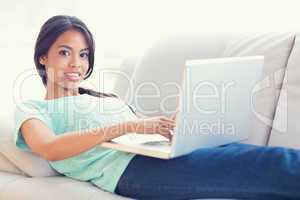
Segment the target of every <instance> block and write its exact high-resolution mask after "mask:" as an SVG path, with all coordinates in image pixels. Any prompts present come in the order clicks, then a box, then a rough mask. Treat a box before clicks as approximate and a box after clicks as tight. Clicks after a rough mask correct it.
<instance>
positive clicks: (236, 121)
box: [172, 56, 264, 156]
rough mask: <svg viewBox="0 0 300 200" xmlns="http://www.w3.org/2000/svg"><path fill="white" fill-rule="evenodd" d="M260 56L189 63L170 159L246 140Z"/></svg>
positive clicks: (258, 73)
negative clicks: (202, 149) (197, 150)
mask: <svg viewBox="0 0 300 200" xmlns="http://www.w3.org/2000/svg"><path fill="white" fill-rule="evenodd" d="M263 62H264V57H263V56H248V57H230V58H216V59H202V60H188V61H187V62H186V66H185V68H184V73H183V85H182V91H181V95H180V101H179V102H180V105H179V107H180V111H179V113H178V116H177V127H176V129H175V130H174V132H175V134H176V136H174V138H173V142H172V155H175V156H178V155H184V154H187V153H190V152H191V151H194V150H195V149H198V148H200V147H211V146H218V145H222V144H227V143H231V142H235V141H239V140H243V139H246V138H247V137H248V134H249V131H250V130H251V128H250V127H251V119H252V118H251V116H250V115H251V112H252V111H251V108H252V105H253V104H252V103H253V102H252V98H253V95H254V94H253V88H254V86H255V85H257V84H258V81H259V80H260V78H261V74H262V67H263Z"/></svg>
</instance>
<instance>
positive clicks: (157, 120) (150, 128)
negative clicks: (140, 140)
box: [134, 116, 175, 140]
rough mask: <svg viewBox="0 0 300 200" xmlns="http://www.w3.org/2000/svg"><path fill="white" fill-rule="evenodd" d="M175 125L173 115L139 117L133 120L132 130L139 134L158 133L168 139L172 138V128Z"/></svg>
mask: <svg viewBox="0 0 300 200" xmlns="http://www.w3.org/2000/svg"><path fill="white" fill-rule="evenodd" d="M174 127H175V117H172V118H168V117H165V116H158V117H147V118H139V119H137V120H135V121H134V130H135V132H136V133H141V134H160V135H162V136H164V137H166V138H168V139H169V140H171V139H172V130H173V129H174Z"/></svg>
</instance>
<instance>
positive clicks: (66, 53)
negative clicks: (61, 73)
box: [59, 50, 70, 56]
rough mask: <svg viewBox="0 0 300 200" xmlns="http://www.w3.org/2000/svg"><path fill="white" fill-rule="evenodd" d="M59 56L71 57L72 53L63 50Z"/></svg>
mask: <svg viewBox="0 0 300 200" xmlns="http://www.w3.org/2000/svg"><path fill="white" fill-rule="evenodd" d="M59 55H62V56H69V55H70V52H68V51H66V50H61V51H59Z"/></svg>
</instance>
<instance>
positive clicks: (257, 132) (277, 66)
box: [116, 33, 295, 145]
mask: <svg viewBox="0 0 300 200" xmlns="http://www.w3.org/2000/svg"><path fill="white" fill-rule="evenodd" d="M294 39H295V34H294V33H267V34H227V33H224V34H221V33H219V34H201V35H184V36H177V37H171V38H168V39H165V40H162V41H161V42H159V43H157V44H156V45H154V46H153V47H152V48H151V49H150V50H149V51H147V52H146V53H145V55H144V56H143V57H142V58H141V59H140V60H139V62H138V63H137V65H136V67H135V70H134V72H133V74H132V79H131V82H130V84H129V85H124V84H123V86H122V88H119V89H117V88H116V92H117V93H118V90H124V88H126V89H127V90H128V92H127V95H126V96H125V97H124V99H125V100H126V101H127V102H129V103H131V104H132V105H134V106H135V107H136V108H137V110H138V111H139V112H142V113H144V114H146V115H149V116H155V115H162V114H163V115H169V114H171V113H173V112H174V111H175V109H176V103H177V102H176V97H177V96H178V92H179V90H178V88H177V86H178V85H180V82H181V78H182V75H181V70H182V67H184V63H185V61H186V60H188V59H201V58H216V57H232V56H249V55H263V56H265V65H264V69H263V76H262V77H261V82H260V83H258V85H259V87H258V88H259V90H258V91H256V93H255V96H254V108H255V109H254V111H253V128H252V130H249V132H250V135H251V136H250V139H249V141H248V143H252V144H261V145H265V144H266V143H267V141H268V138H269V134H270V132H271V127H272V124H273V118H274V113H275V110H276V105H277V101H278V96H279V93H280V89H281V86H282V82H283V76H284V71H285V67H286V64H287V61H288V58H289V56H290V52H291V50H292V47H293V44H294ZM117 82H118V81H117ZM117 85H118V84H117Z"/></svg>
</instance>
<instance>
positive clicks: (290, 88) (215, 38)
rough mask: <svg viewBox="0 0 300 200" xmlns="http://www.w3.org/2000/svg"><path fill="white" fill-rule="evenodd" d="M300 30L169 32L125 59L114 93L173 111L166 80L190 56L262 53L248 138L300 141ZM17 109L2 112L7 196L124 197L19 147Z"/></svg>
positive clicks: (0, 148) (0, 176)
mask: <svg viewBox="0 0 300 200" xmlns="http://www.w3.org/2000/svg"><path fill="white" fill-rule="evenodd" d="M299 36H300V35H299V34H298V33H252V34H251V33H249V34H224V33H214V34H211V33H204V34H187V35H180V36H173V37H170V38H167V39H163V40H161V41H160V42H158V43H156V44H155V45H154V46H153V47H152V48H150V49H149V50H148V51H147V52H145V54H144V55H143V56H142V57H141V58H140V59H139V60H137V61H134V60H133V61H132V60H130V61H128V62H124V63H123V66H122V68H121V72H122V73H121V75H119V76H118V78H117V80H116V82H115V91H114V92H115V93H117V94H118V95H119V96H120V97H121V98H123V99H124V100H126V101H128V102H129V103H131V104H133V105H135V106H136V107H137V109H138V110H143V111H146V114H148V115H157V114H168V113H166V111H168V110H173V109H174V108H175V100H174V98H170V99H166V98H164V97H166V96H167V95H170V94H175V93H176V91H175V88H172V87H169V86H168V85H167V84H165V83H167V82H168V81H173V82H174V81H175V82H179V81H180V77H181V76H180V73H179V71H180V68H181V67H183V66H184V62H185V60H187V59H193V58H194V59H200V58H215V57H228V56H244V55H264V56H265V65H264V69H263V77H262V78H261V82H260V84H259V90H258V91H257V93H256V95H255V101H254V103H255V109H254V111H253V116H252V117H253V126H252V129H251V130H249V133H251V136H250V138H249V140H248V141H247V143H252V144H258V145H278V146H287V147H294V148H298V147H299V146H300V135H299V134H300V123H299V122H297V121H296V120H298V115H299V114H300V105H299V104H300V89H299V88H300V37H299ZM147 81H151V82H154V83H156V84H157V85H158V88H156V89H158V90H159V95H157V94H158V93H157V91H158V90H153V88H151V87H147V86H146V87H140V85H141V83H144V82H147ZM153 93H154V94H155V96H154V97H153V96H152V97H150V96H149V97H148V98H146V97H144V98H134V96H136V95H138V94H149V95H151V94H152V95H153ZM162 108H163V109H162ZM147 111H149V112H147ZM150 111H151V112H150ZM152 111H154V112H152ZM12 114H13V110H12V108H7V110H5V111H2V112H1V118H0V128H1V129H0V134H1V137H0V139H1V140H0V141H1V143H0V152H1V153H0V171H1V172H0V199H1V200H27V199H28V200H29V199H30V200H40V199H43V200H47V199H49V200H52V199H57V200H58V199H62V200H66V199H72V200H77V199H78V200H79V199H81V200H82V199H84V200H87V199H89V200H94V199H95V200H96V199H111V200H113V199H126V198H124V197H121V196H117V195H112V194H110V193H107V192H104V191H102V190H100V189H99V188H97V187H95V186H93V185H91V184H90V183H86V182H79V181H76V180H72V179H70V178H67V177H64V176H62V175H60V174H57V173H56V172H54V171H53V170H52V169H51V168H50V167H49V166H48V165H47V163H46V161H44V160H42V159H41V158H39V157H38V156H36V155H33V154H29V153H24V152H20V151H19V150H17V149H16V148H15V147H14V145H13V143H12V139H11V134H12V127H13V119H12ZM258 178H259V177H258ZM220 198H222V197H220Z"/></svg>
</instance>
